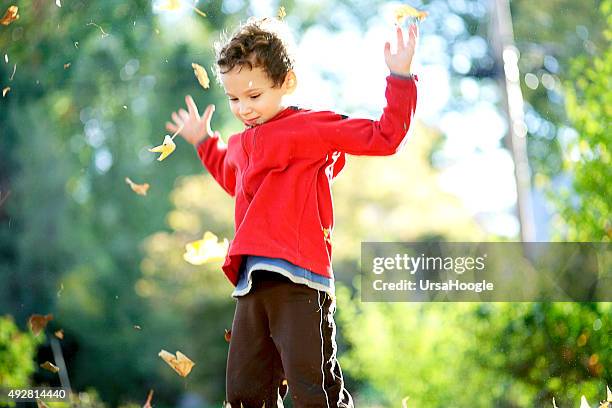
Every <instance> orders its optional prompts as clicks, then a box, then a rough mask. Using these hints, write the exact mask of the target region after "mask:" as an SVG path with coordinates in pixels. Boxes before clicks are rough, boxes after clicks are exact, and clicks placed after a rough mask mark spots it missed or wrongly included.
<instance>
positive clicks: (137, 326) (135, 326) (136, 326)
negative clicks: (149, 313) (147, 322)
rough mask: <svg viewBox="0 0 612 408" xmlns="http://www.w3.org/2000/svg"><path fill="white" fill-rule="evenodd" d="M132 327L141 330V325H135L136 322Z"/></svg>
mask: <svg viewBox="0 0 612 408" xmlns="http://www.w3.org/2000/svg"><path fill="white" fill-rule="evenodd" d="M134 328H135V329H136V330H142V327H140V326H139V325H137V324H135V325H134Z"/></svg>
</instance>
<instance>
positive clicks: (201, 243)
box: [183, 231, 229, 265]
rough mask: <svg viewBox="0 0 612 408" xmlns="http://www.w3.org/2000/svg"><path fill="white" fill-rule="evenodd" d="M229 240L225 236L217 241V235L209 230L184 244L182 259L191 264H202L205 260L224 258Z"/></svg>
mask: <svg viewBox="0 0 612 408" xmlns="http://www.w3.org/2000/svg"><path fill="white" fill-rule="evenodd" d="M228 248H229V242H228V240H227V238H225V239H223V242H218V240H217V236H216V235H215V234H213V233H212V232H210V231H206V232H205V233H204V237H203V238H202V239H200V240H198V241H193V242H190V243H188V244H187V245H185V251H186V252H185V253H184V254H183V259H185V261H187V262H189V263H190V264H192V265H202V264H204V263H206V262H214V261H220V260H223V259H225V256H226V255H227V249H228Z"/></svg>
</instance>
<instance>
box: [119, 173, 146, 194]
mask: <svg viewBox="0 0 612 408" xmlns="http://www.w3.org/2000/svg"><path fill="white" fill-rule="evenodd" d="M125 182H126V183H128V184H129V186H130V188H131V189H132V191H134V192H135V193H136V194H138V195H141V196H146V195H147V191H148V190H149V187H150V186H149V183H144V184H136V183H134V182H133V181H132V180H130V178H129V177H126V178H125Z"/></svg>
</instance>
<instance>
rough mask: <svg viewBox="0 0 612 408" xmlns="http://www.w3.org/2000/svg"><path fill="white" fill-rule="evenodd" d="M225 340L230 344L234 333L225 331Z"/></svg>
mask: <svg viewBox="0 0 612 408" xmlns="http://www.w3.org/2000/svg"><path fill="white" fill-rule="evenodd" d="M223 338H224V339H225V341H227V342H228V343H229V342H230V340H231V339H232V331H231V330H227V329H225V334H224V335H223Z"/></svg>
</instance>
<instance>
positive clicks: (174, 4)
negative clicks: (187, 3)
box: [159, 0, 181, 11]
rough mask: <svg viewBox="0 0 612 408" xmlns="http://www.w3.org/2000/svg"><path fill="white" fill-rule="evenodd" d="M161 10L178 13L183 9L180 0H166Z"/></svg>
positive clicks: (161, 5)
mask: <svg viewBox="0 0 612 408" xmlns="http://www.w3.org/2000/svg"><path fill="white" fill-rule="evenodd" d="M159 9H160V10H164V11H176V10H180V9H181V1H180V0H166V1H165V2H163V3H162V4H160V6H159Z"/></svg>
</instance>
